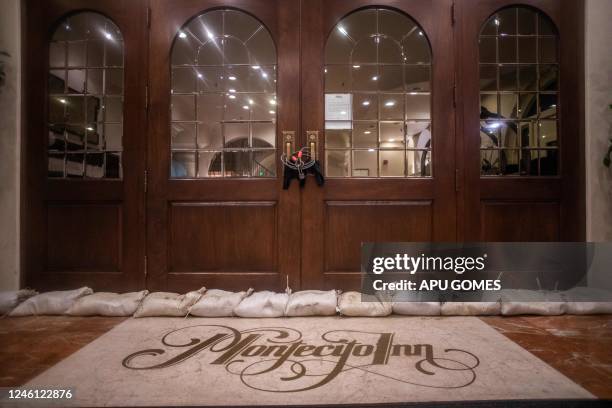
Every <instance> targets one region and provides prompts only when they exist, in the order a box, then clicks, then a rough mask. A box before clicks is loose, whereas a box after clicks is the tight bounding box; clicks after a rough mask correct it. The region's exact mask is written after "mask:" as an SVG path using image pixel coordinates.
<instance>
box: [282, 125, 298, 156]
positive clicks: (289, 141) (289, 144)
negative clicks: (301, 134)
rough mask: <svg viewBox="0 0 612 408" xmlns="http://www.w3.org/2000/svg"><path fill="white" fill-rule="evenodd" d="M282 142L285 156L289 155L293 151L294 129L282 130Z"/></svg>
mask: <svg viewBox="0 0 612 408" xmlns="http://www.w3.org/2000/svg"><path fill="white" fill-rule="evenodd" d="M283 144H284V147H285V154H286V155H287V157H291V154H292V153H293V152H294V151H295V131H294V130H283Z"/></svg>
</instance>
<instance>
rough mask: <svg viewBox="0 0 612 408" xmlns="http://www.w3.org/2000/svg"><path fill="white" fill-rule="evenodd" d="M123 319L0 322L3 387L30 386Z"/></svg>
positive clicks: (54, 318)
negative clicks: (35, 379)
mask: <svg viewBox="0 0 612 408" xmlns="http://www.w3.org/2000/svg"><path fill="white" fill-rule="evenodd" d="M123 320H125V319H124V318H122V317H64V316H48V317H47V316H39V317H13V318H3V319H0V387H8V386H16V385H22V384H24V383H26V382H27V381H28V380H30V379H32V378H34V377H35V376H36V375H38V374H40V373H42V372H43V371H45V370H46V369H47V368H49V367H51V366H53V365H55V364H56V363H58V362H59V361H61V360H62V359H64V358H66V357H67V356H69V355H70V354H72V353H74V352H75V351H77V350H78V349H80V348H81V347H83V346H84V345H86V344H87V343H90V342H91V341H93V340H95V339H96V338H97V337H99V336H101V335H103V334H104V333H106V332H107V331H109V330H110V329H112V328H113V327H115V326H116V325H117V324H119V323H121V322H122V321H123Z"/></svg>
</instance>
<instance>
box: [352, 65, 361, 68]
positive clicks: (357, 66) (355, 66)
mask: <svg viewBox="0 0 612 408" xmlns="http://www.w3.org/2000/svg"><path fill="white" fill-rule="evenodd" d="M353 68H355V69H359V68H361V65H353Z"/></svg>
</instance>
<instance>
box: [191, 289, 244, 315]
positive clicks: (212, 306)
mask: <svg viewBox="0 0 612 408" xmlns="http://www.w3.org/2000/svg"><path fill="white" fill-rule="evenodd" d="M252 292H253V289H249V290H248V291H246V292H245V291H243V292H228V291H225V290H220V289H209V290H207V291H206V293H204V295H203V296H202V297H201V298H200V300H198V301H197V302H196V303H195V304H194V305H193V306H191V308H190V309H189V314H190V315H193V316H199V317H227V316H233V315H234V309H235V308H236V307H237V306H238V305H239V304H240V302H242V300H243V299H244V298H245V297H247V296H248V295H250V294H251V293H252Z"/></svg>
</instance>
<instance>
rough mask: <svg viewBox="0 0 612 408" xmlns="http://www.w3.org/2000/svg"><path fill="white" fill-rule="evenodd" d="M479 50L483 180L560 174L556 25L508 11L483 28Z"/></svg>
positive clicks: (526, 11) (528, 12)
mask: <svg viewBox="0 0 612 408" xmlns="http://www.w3.org/2000/svg"><path fill="white" fill-rule="evenodd" d="M479 50H480V120H481V122H480V146H481V158H480V161H481V163H480V165H481V175H483V176H486V175H489V176H502V175H524V176H538V175H539V176H550V175H556V174H557V167H558V163H557V161H558V141H557V138H558V135H557V128H558V107H557V106H558V103H559V95H558V90H559V74H558V72H559V66H558V61H559V58H558V52H559V50H558V35H557V31H556V28H555V26H554V24H553V23H552V21H551V20H550V19H549V18H548V17H547V16H546V15H544V14H543V13H541V12H539V11H537V10H535V9H532V8H529V7H508V8H505V9H503V10H501V11H499V12H497V13H495V14H494V15H492V16H491V17H490V18H489V19H488V20H487V21H486V22H485V24H484V25H483V27H482V29H481V33H480V38H479ZM544 148H545V149H544Z"/></svg>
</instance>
